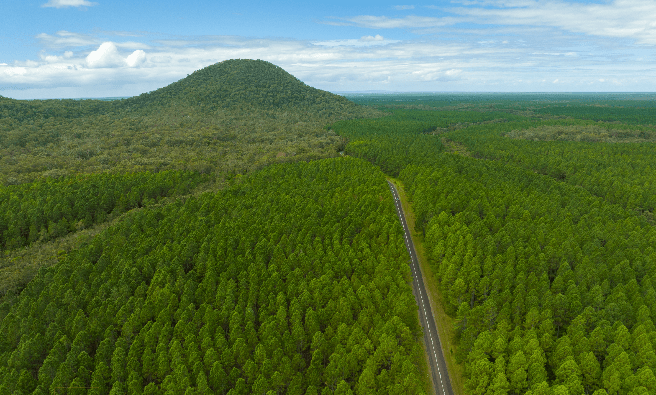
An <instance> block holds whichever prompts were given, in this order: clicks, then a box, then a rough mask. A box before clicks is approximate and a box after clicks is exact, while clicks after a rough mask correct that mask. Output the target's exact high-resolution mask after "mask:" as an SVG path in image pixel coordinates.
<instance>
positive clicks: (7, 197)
mask: <svg viewBox="0 0 656 395" xmlns="http://www.w3.org/2000/svg"><path fill="white" fill-rule="evenodd" d="M204 181H207V177H206V176H205V177H204V176H202V175H200V174H198V173H190V172H182V171H164V172H161V173H132V174H93V175H83V176H75V177H65V178H60V179H43V180H40V181H35V182H33V183H28V184H21V185H12V186H8V187H0V251H1V250H3V249H4V250H10V249H14V248H19V247H23V246H26V245H29V244H30V243H32V242H35V241H37V240H41V241H47V240H52V239H55V238H58V237H61V236H64V235H66V234H68V233H70V232H74V231H76V230H79V229H84V228H86V227H89V226H91V225H93V224H96V223H101V222H104V221H105V219H106V218H107V215H108V214H111V213H114V214H115V215H116V214H119V213H123V212H125V211H127V210H130V209H133V208H136V207H141V206H143V205H145V204H149V203H154V202H157V201H158V200H159V199H161V198H162V197H165V196H171V195H181V194H187V193H189V191H190V190H191V189H192V188H194V187H195V186H197V185H198V184H199V183H201V182H204Z"/></svg>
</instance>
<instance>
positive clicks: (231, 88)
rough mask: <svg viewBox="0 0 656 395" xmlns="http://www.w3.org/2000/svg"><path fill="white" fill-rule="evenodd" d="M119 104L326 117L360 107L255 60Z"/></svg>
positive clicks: (212, 69)
mask: <svg viewBox="0 0 656 395" xmlns="http://www.w3.org/2000/svg"><path fill="white" fill-rule="evenodd" d="M116 105H118V106H121V107H124V108H127V109H132V110H134V109H141V108H146V109H148V110H152V109H155V108H159V107H170V106H181V107H193V108H194V110H196V111H202V112H212V111H215V110H217V109H243V108H249V107H255V108H259V109H266V110H277V109H298V108H303V109H305V110H306V111H312V112H316V113H317V114H318V115H325V116H331V115H336V114H337V113H344V112H355V111H360V110H359V108H360V107H359V106H357V105H356V104H355V103H353V102H351V101H349V100H347V99H346V98H344V97H342V96H338V95H335V94H332V93H330V92H326V91H322V90H320V89H316V88H313V87H311V86H307V85H305V84H304V83H303V82H301V81H300V80H298V79H297V78H296V77H294V76H293V75H291V74H289V73H288V72H286V71H285V70H283V69H282V68H281V67H279V66H276V65H274V64H272V63H269V62H266V61H263V60H252V59H232V60H226V61H223V62H219V63H216V64H213V65H211V66H208V67H205V68H203V69H200V70H197V71H195V72H194V73H192V74H191V75H189V76H187V77H186V78H183V79H181V80H179V81H177V82H174V83H172V84H171V85H168V86H166V87H164V88H161V89H158V90H156V91H154V92H149V93H144V94H142V95H140V96H135V97H132V98H130V99H127V100H123V101H121V102H116ZM135 107H136V108H135Z"/></svg>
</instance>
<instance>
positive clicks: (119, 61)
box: [86, 41, 124, 68]
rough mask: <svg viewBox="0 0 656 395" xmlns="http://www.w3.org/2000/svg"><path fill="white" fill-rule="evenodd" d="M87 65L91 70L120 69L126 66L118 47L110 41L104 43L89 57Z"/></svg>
mask: <svg viewBox="0 0 656 395" xmlns="http://www.w3.org/2000/svg"><path fill="white" fill-rule="evenodd" d="M86 64H87V67H89V68H101V67H119V66H122V65H123V64H124V61H123V58H122V57H121V55H120V54H119V53H118V49H116V45H115V44H114V43H113V42H109V41H108V42H104V43H102V44H101V45H100V47H99V48H98V49H97V50H95V51H92V52H91V53H90V54H89V55H87V58H86Z"/></svg>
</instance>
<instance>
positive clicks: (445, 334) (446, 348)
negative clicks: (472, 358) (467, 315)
mask: <svg viewBox="0 0 656 395" xmlns="http://www.w3.org/2000/svg"><path fill="white" fill-rule="evenodd" d="M387 179H388V180H389V181H391V182H392V183H393V184H394V186H395V187H396V190H397V191H398V193H399V197H400V198H401V205H402V207H403V211H404V213H405V219H406V222H407V224H408V228H409V229H410V233H411V234H410V237H412V242H413V244H414V247H415V252H416V253H417V259H418V260H419V266H420V269H421V271H422V273H423V276H422V277H423V281H424V287H425V288H426V291H427V292H428V299H429V303H430V305H431V309H432V310H433V318H434V319H435V321H436V322H435V326H436V327H437V330H438V332H439V336H440V342H441V344H442V348H443V349H442V353H443V354H444V359H445V360H446V364H447V370H448V374H449V378H450V380H451V387H452V388H453V391H454V393H455V394H456V395H460V394H462V395H464V394H465V391H464V377H463V367H462V365H460V364H458V363H456V359H455V344H456V338H455V330H454V329H453V328H454V323H455V320H454V319H453V318H451V317H449V316H448V315H447V314H446V312H445V311H444V309H443V308H442V301H443V300H442V294H441V293H440V290H439V288H438V287H437V281H436V279H435V276H434V275H433V270H432V269H431V267H430V265H429V264H428V260H427V254H426V251H425V250H424V244H423V242H424V240H423V236H422V235H421V233H418V232H416V231H415V216H414V212H413V211H412V208H411V206H410V202H409V201H408V197H407V196H406V194H405V190H404V188H403V185H402V184H401V182H400V181H399V180H397V179H395V178H391V177H387ZM422 343H423V341H422ZM427 358H428V357H426V359H427ZM426 364H427V366H428V361H426ZM429 376H432V375H430V374H429ZM431 383H432V377H431ZM432 384H433V386H434V385H435V384H434V383H432ZM433 388H435V387H433Z"/></svg>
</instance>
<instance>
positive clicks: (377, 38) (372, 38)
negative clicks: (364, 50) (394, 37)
mask: <svg viewBox="0 0 656 395" xmlns="http://www.w3.org/2000/svg"><path fill="white" fill-rule="evenodd" d="M383 40H385V39H384V38H383V36H381V35H380V34H376V35H375V36H362V37H360V41H383Z"/></svg>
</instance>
